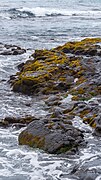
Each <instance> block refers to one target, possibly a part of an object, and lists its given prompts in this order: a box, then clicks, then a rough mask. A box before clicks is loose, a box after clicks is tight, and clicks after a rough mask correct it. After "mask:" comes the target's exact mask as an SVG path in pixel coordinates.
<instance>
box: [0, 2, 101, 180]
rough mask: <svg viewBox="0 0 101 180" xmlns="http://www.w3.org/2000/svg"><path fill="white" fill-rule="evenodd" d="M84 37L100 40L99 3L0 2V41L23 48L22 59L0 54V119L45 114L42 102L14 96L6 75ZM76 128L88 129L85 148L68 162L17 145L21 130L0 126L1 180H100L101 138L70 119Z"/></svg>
mask: <svg viewBox="0 0 101 180" xmlns="http://www.w3.org/2000/svg"><path fill="white" fill-rule="evenodd" d="M84 37H101V1H100V0H68V1H67V0H63V1H60V0H44V1H41V0H33V1H32V0H29V1H26V0H24V1H23V0H18V1H15V0H0V43H4V44H13V45H14V44H15V45H19V46H21V47H24V48H26V49H27V52H26V53H25V54H24V55H19V56H1V55H0V119H3V118H4V117H6V116H14V117H21V116H25V115H30V114H31V115H35V116H40V117H41V116H44V115H45V114H47V113H48V109H47V107H46V105H45V104H44V102H43V101H42V100H41V101H40V100H39V99H38V98H37V97H36V98H33V97H28V96H25V95H21V94H20V95H19V94H17V93H16V94H15V93H13V92H12V91H11V87H10V85H9V84H8V80H9V77H10V75H12V74H15V73H16V72H17V65H18V64H20V63H21V62H24V61H26V59H28V56H29V55H30V54H31V53H32V51H33V50H34V49H37V48H39V49H41V48H51V47H55V46H57V45H60V44H63V43H65V42H67V41H69V40H75V39H82V38H84ZM27 104H30V106H28V105H27ZM76 118H78V117H76ZM74 125H75V126H77V127H80V128H81V129H87V130H88V132H89V133H85V139H86V140H87V141H88V145H87V147H86V148H82V149H81V153H80V154H78V155H76V156H71V157H68V158H64V157H57V156H53V155H48V154H46V153H44V152H42V151H39V150H38V149H35V150H33V149H31V148H28V147H26V146H19V145H18V141H17V138H18V134H19V133H20V131H22V130H20V131H19V130H16V129H15V128H14V127H13V128H8V129H3V128H0V180H6V179H7V180H25V179H26V180H39V179H40V180H69V179H71V180H75V179H79V180H81V177H80V174H82V177H84V175H85V173H86V174H87V176H88V179H89V176H90V174H93V178H94V179H96V180H100V179H101V140H100V138H94V137H93V136H92V135H91V129H90V128H89V127H88V126H86V125H84V124H82V122H81V121H80V119H78V123H77V121H75V119H74ZM95 174H97V176H95ZM96 177H97V178H96Z"/></svg>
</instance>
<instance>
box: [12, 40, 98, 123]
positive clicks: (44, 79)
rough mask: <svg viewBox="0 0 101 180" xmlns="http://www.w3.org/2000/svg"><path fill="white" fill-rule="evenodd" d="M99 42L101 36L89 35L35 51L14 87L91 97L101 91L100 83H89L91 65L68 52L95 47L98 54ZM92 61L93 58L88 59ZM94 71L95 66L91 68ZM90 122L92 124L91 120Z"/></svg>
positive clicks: (18, 89)
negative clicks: (73, 81)
mask: <svg viewBox="0 0 101 180" xmlns="http://www.w3.org/2000/svg"><path fill="white" fill-rule="evenodd" d="M100 42H101V38H86V39H84V40H82V41H79V42H68V43H66V44H64V45H63V46H58V47H57V48H54V49H51V50H46V49H44V50H35V52H34V53H33V54H32V58H33V60H29V61H27V62H26V63H25V65H24V66H23V69H22V70H21V71H20V72H19V73H17V76H18V77H17V79H16V80H14V81H13V82H12V86H13V90H14V91H17V92H22V93H25V94H29V95H30V94H37V93H43V94H51V93H52V94H53V93H59V92H67V91H68V94H72V95H73V97H72V100H75V101H78V100H88V99H90V98H92V97H93V96H96V95H99V94H101V86H96V84H95V85H93V86H90V85H89V83H88V81H89V80H88V79H87V77H86V72H89V71H90V69H89V68H87V67H85V66H84V65H83V63H82V60H83V57H82V56H72V57H70V55H68V54H67V52H70V53H74V54H75V53H76V52H77V51H79V53H81V55H82V54H84V53H86V54H87V55H89V54H90V53H89V52H91V50H94V54H95V55H96V48H97V43H100ZM94 54H93V55H94ZM89 63H92V62H90V61H89ZM91 65H92V64H91ZM91 71H95V70H94V69H91ZM68 76H71V77H73V78H74V79H75V78H77V79H78V80H77V81H76V82H75V83H72V82H70V81H68V78H67V77H68ZM80 85H81V86H80ZM91 87H92V89H91ZM83 113H84V114H86V113H87V112H82V113H81V115H80V116H82V118H83ZM88 113H89V112H88ZM88 123H89V122H88ZM89 124H91V125H92V123H89Z"/></svg>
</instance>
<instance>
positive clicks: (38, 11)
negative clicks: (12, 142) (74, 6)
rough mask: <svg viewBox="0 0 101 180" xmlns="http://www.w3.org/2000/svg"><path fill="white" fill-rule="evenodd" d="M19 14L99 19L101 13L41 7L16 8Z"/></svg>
mask: <svg viewBox="0 0 101 180" xmlns="http://www.w3.org/2000/svg"><path fill="white" fill-rule="evenodd" d="M17 10H18V11H20V12H24V13H25V12H30V13H32V14H33V15H35V16H46V15H48V16H51V15H63V16H97V17H101V11H100V10H98V11H94V10H89V11H88V10H86V11H85V10H84V11H82V10H81V11H79V10H68V9H56V8H43V7H35V8H27V7H23V8H18V9H17Z"/></svg>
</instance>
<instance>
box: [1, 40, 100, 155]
mask: <svg viewBox="0 0 101 180" xmlns="http://www.w3.org/2000/svg"><path fill="white" fill-rule="evenodd" d="M18 49H19V48H18ZM20 52H23V53H24V52H25V50H21V49H20ZM14 55H16V54H14ZM18 69H19V71H18V72H17V73H16V75H12V76H11V77H10V80H9V83H10V84H11V86H12V90H13V91H14V92H18V93H23V94H27V95H31V96H40V97H41V98H42V99H43V101H44V102H45V104H46V105H47V107H48V109H49V114H48V115H46V117H44V118H41V119H38V118H36V117H31V116H30V117H25V118H21V119H17V118H10V117H6V118H5V119H4V120H2V121H1V122H0V125H1V126H6V127H7V126H9V125H11V124H16V125H17V127H23V126H26V125H28V126H27V128H26V129H25V130H24V131H22V132H21V134H20V135H19V144H21V145H29V146H31V147H35V148H40V149H43V150H44V151H46V152H48V153H56V154H73V153H74V154H75V153H76V152H77V151H78V147H80V146H85V145H86V142H85V139H84V132H85V131H83V130H80V128H76V127H75V126H74V125H73V121H74V118H75V117H79V118H80V119H81V120H82V122H83V123H86V124H89V125H90V126H91V127H92V133H93V135H97V136H101V39H100V38H91V39H90V38H87V39H84V40H82V41H80V42H68V43H66V44H65V45H63V46H59V47H57V48H53V49H50V50H46V49H45V50H35V52H34V53H33V54H32V55H31V56H30V57H29V59H28V60H27V61H26V62H25V63H21V64H20V65H19V66H18ZM77 120H78V119H77Z"/></svg>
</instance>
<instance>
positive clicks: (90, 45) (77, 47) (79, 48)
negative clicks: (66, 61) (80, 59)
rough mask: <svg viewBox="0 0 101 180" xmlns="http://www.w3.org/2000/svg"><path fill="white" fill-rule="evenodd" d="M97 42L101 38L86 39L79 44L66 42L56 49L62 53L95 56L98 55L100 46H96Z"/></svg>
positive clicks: (100, 40)
mask: <svg viewBox="0 0 101 180" xmlns="http://www.w3.org/2000/svg"><path fill="white" fill-rule="evenodd" d="M99 42H101V38H86V39H84V40H82V41H80V42H68V43H66V44H65V45H63V46H59V47H57V48H56V49H58V50H61V51H62V52H64V53H73V54H77V55H89V56H96V55H99V50H100V46H99V45H96V44H97V43H99Z"/></svg>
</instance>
